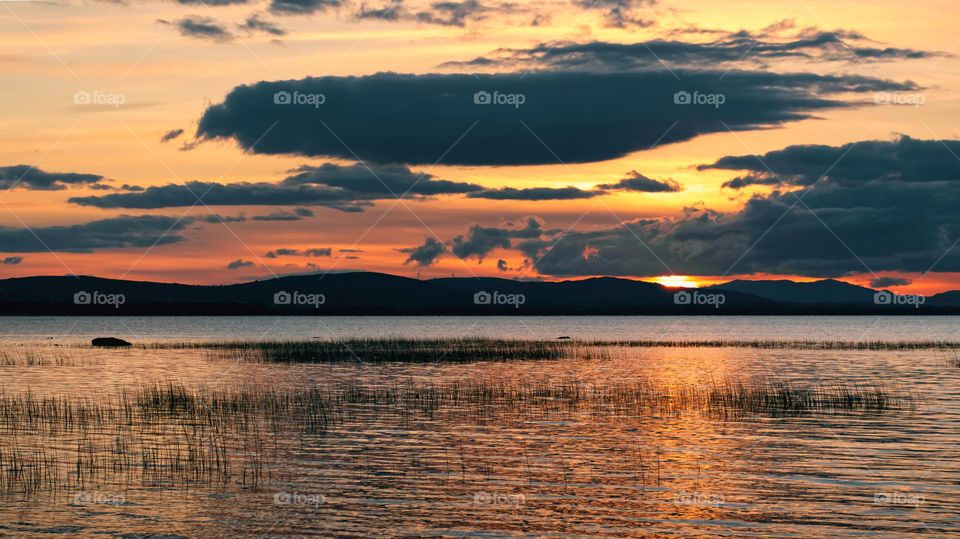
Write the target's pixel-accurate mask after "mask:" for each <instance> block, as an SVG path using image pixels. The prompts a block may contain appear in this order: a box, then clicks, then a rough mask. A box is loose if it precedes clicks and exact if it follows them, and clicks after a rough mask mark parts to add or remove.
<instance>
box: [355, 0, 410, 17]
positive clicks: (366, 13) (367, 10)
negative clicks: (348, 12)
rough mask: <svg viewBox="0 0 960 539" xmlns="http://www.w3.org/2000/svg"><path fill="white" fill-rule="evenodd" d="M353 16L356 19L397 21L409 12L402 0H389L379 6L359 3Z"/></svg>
mask: <svg viewBox="0 0 960 539" xmlns="http://www.w3.org/2000/svg"><path fill="white" fill-rule="evenodd" d="M354 16H355V17H356V18H358V19H377V20H381V21H399V20H400V19H402V18H407V17H408V16H409V12H408V11H407V9H406V6H405V5H404V3H403V0H391V1H390V2H388V3H386V4H384V5H382V6H379V7H373V6H368V5H367V4H361V5H360V10H359V11H357V12H356V13H355V14H354Z"/></svg>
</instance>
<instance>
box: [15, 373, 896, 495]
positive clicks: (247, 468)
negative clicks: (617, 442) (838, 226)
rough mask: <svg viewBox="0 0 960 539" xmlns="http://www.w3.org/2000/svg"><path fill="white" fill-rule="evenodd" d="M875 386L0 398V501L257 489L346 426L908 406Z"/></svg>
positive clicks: (256, 389)
mask: <svg viewBox="0 0 960 539" xmlns="http://www.w3.org/2000/svg"><path fill="white" fill-rule="evenodd" d="M913 403H914V399H913V398H912V396H910V395H908V394H906V393H904V392H902V391H900V390H899V389H897V388H896V387H895V386H894V387H889V386H881V385H878V384H849V383H831V384H812V385H811V384H802V383H799V382H792V381H786V380H779V379H766V378H764V379H747V380H741V379H735V378H732V379H724V380H719V381H714V382H710V383H707V384H700V385H693V384H687V385H680V386H669V387H666V386H662V385H659V384H656V383H654V382H652V381H650V380H645V379H638V380H629V381H617V382H601V383H584V382H581V381H577V380H553V379H544V380H522V381H516V380H504V379H477V380H461V381H443V382H415V381H412V380H411V381H405V382H396V383H394V384H390V385H372V384H368V383H359V382H350V383H347V382H330V383H327V384H324V385H323V386H320V387H308V388H301V389H297V388H290V387H279V386H260V385H243V386H233V387H225V388H208V387H205V386H201V387H193V388H190V387H187V386H185V385H184V384H182V383H179V382H175V381H163V382H159V381H158V382H154V383H149V384H143V385H140V386H137V387H135V388H132V389H128V390H124V391H118V392H117V393H116V394H115V395H112V396H102V397H100V398H87V397H82V396H60V395H52V396H51V395H35V394H32V393H30V392H24V393H14V394H10V393H0V495H4V494H28V495H29V494H33V493H36V492H39V491H44V490H57V489H65V488H78V487H80V488H82V487H84V486H86V485H93V484H98V482H102V481H117V480H118V478H119V481H121V482H124V483H126V484H130V483H132V482H134V481H140V482H141V483H143V484H148V485H151V486H165V485H168V486H171V487H178V486H182V485H191V484H204V485H210V484H228V483H230V484H239V485H241V486H243V487H244V488H252V489H257V488H261V487H262V486H263V485H264V484H265V483H267V482H269V481H270V480H271V478H272V477H273V474H274V470H276V469H277V467H278V462H281V460H282V459H281V455H288V454H289V453H287V452H293V453H295V452H296V451H297V450H298V447H297V443H298V442H299V443H302V440H303V437H304V436H310V435H313V436H324V435H328V434H330V433H333V432H336V430H337V429H338V428H339V427H340V426H341V425H343V424H344V423H345V422H347V421H384V420H386V418H388V417H395V418H398V419H400V420H406V419H410V418H419V419H424V420H432V419H441V420H452V421H454V422H459V421H464V420H466V421H481V422H485V421H489V420H491V419H494V418H498V417H513V418H520V419H523V418H528V419H529V418H540V417H545V416H550V417H556V418H565V419H569V418H571V417H573V416H574V415H575V414H584V413H585V414H593V415H596V416H603V417H616V418H620V419H622V420H630V418H637V419H652V420H656V419H657V418H659V417H662V416H664V415H667V414H682V413H688V412H690V413H699V414H702V415H703V416H705V417H707V418H711V419H717V420H734V419H741V418H744V417H746V416H751V415H752V416H774V417H784V416H798V415H816V414H830V413H842V414H881V413H885V412H888V411H892V410H901V409H908V408H911V407H912V406H913Z"/></svg>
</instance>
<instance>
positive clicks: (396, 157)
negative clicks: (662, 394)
mask: <svg viewBox="0 0 960 539" xmlns="http://www.w3.org/2000/svg"><path fill="white" fill-rule="evenodd" d="M955 10H956V7H955V6H954V5H953V4H952V3H949V2H946V1H945V0H918V1H916V2H912V3H910V4H909V5H906V4H903V3H902V2H892V1H883V0H881V1H871V2H854V1H837V0H832V1H829V2H828V1H820V0H793V1H791V0H784V1H772V0H764V1H730V2H722V3H719V2H707V1H699V0H687V1H672V0H656V1H655V0H557V1H551V0H544V1H532V2H522V3H521V2H509V1H495V0H464V1H449V2H419V1H414V0H403V1H400V0H372V1H349V0H265V1H263V0H207V1H206V2H193V1H190V0H183V1H179V0H168V1H160V0H157V1H153V0H147V1H142V0H127V1H125V2H106V1H105V2H98V1H82V2H72V1H71V2H65V1H50V2H41V1H17V2H11V1H2V0H0V85H2V87H3V91H2V92H0V133H2V140H3V142H4V143H3V144H2V145H0V276H2V277H19V276H28V275H65V274H84V275H97V276H102V277H111V278H124V279H136V280H155V281H175V282H183V283H230V282H240V281H247V280H252V279H263V278H269V277H273V276H278V275H286V274H294V273H303V272H321V273H323V272H330V271H346V270H369V271H379V272H386V273H392V274H398V275H407V276H417V275H419V276H421V277H422V278H431V277H448V276H451V275H454V276H458V277H471V276H498V277H504V278H510V279H544V280H558V279H579V278H586V277H592V276H603V275H610V276H618V277H628V278H635V279H643V280H658V281H660V282H665V283H670V284H685V285H705V284H711V283H718V282H724V281H727V280H731V279H736V278H746V279H794V280H816V279H821V278H837V279H842V280H846V281H849V282H853V283H857V284H861V285H864V286H874V287H878V288H888V289H892V290H896V291H898V292H901V293H923V294H930V293H936V292H940V291H945V290H952V289H960V247H957V244H956V242H958V241H960V213H958V212H957V211H956V208H957V206H958V204H960V134H958V130H957V127H956V123H957V122H956V118H957V113H958V105H960V100H958V98H957V95H958V94H957V88H958V85H960V69H958V67H960V59H958V58H957V53H958V47H960V36H958V35H957V34H956V31H955V27H954V26H955V25H953V24H952V20H953V18H954V17H953V15H955Z"/></svg>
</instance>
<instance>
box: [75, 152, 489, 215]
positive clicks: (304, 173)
mask: <svg viewBox="0 0 960 539" xmlns="http://www.w3.org/2000/svg"><path fill="white" fill-rule="evenodd" d="M482 190H483V187H481V186H479V185H476V184H471V183H462V182H453V181H449V180H441V179H436V178H435V177H434V176H432V175H430V174H427V173H416V172H414V171H412V170H410V169H409V168H407V167H406V166H404V165H382V166H380V165H370V166H364V165H361V164H354V165H335V164H331V163H327V164H324V165H320V166H304V167H300V168H297V169H295V170H293V171H291V175H290V176H288V177H287V178H285V179H284V180H282V181H280V182H276V183H269V182H260V183H243V182H241V183H230V184H221V183H212V182H189V183H187V184H184V185H177V184H169V185H164V186H154V187H149V188H147V189H146V190H144V191H143V192H140V193H112V194H109V195H103V196H88V197H74V198H71V199H69V201H70V202H71V203H74V204H80V205H83V206H94V207H98V208H141V209H144V208H168V207H184V206H193V205H194V204H196V203H197V197H201V196H202V197H203V203H204V204H205V205H207V206H252V205H270V206H289V205H316V206H327V207H330V208H335V209H338V210H341V211H348V212H357V211H363V208H364V207H366V206H370V205H372V203H373V201H375V200H381V199H392V198H394V197H401V196H404V195H406V197H407V198H410V199H419V198H424V197H431V196H436V195H452V194H463V193H471V192H476V191H482ZM306 211H309V210H308V209H306V208H301V209H300V210H299V212H300V213H297V214H293V215H291V214H283V215H286V216H288V217H289V219H265V218H266V217H271V216H260V218H257V217H254V219H256V220H261V221H262V220H299V219H298V218H302V217H309V216H310V215H307V214H306V213H304V212H306ZM281 217H282V216H281Z"/></svg>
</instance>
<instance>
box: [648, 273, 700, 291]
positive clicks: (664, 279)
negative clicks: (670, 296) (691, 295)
mask: <svg viewBox="0 0 960 539" xmlns="http://www.w3.org/2000/svg"><path fill="white" fill-rule="evenodd" d="M653 282H655V283H658V284H662V285H663V286H667V287H670V288H699V287H700V283H698V282H697V281H694V280H693V279H692V278H691V277H688V276H686V275H663V276H660V277H657V278H656V279H654V280H653Z"/></svg>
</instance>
